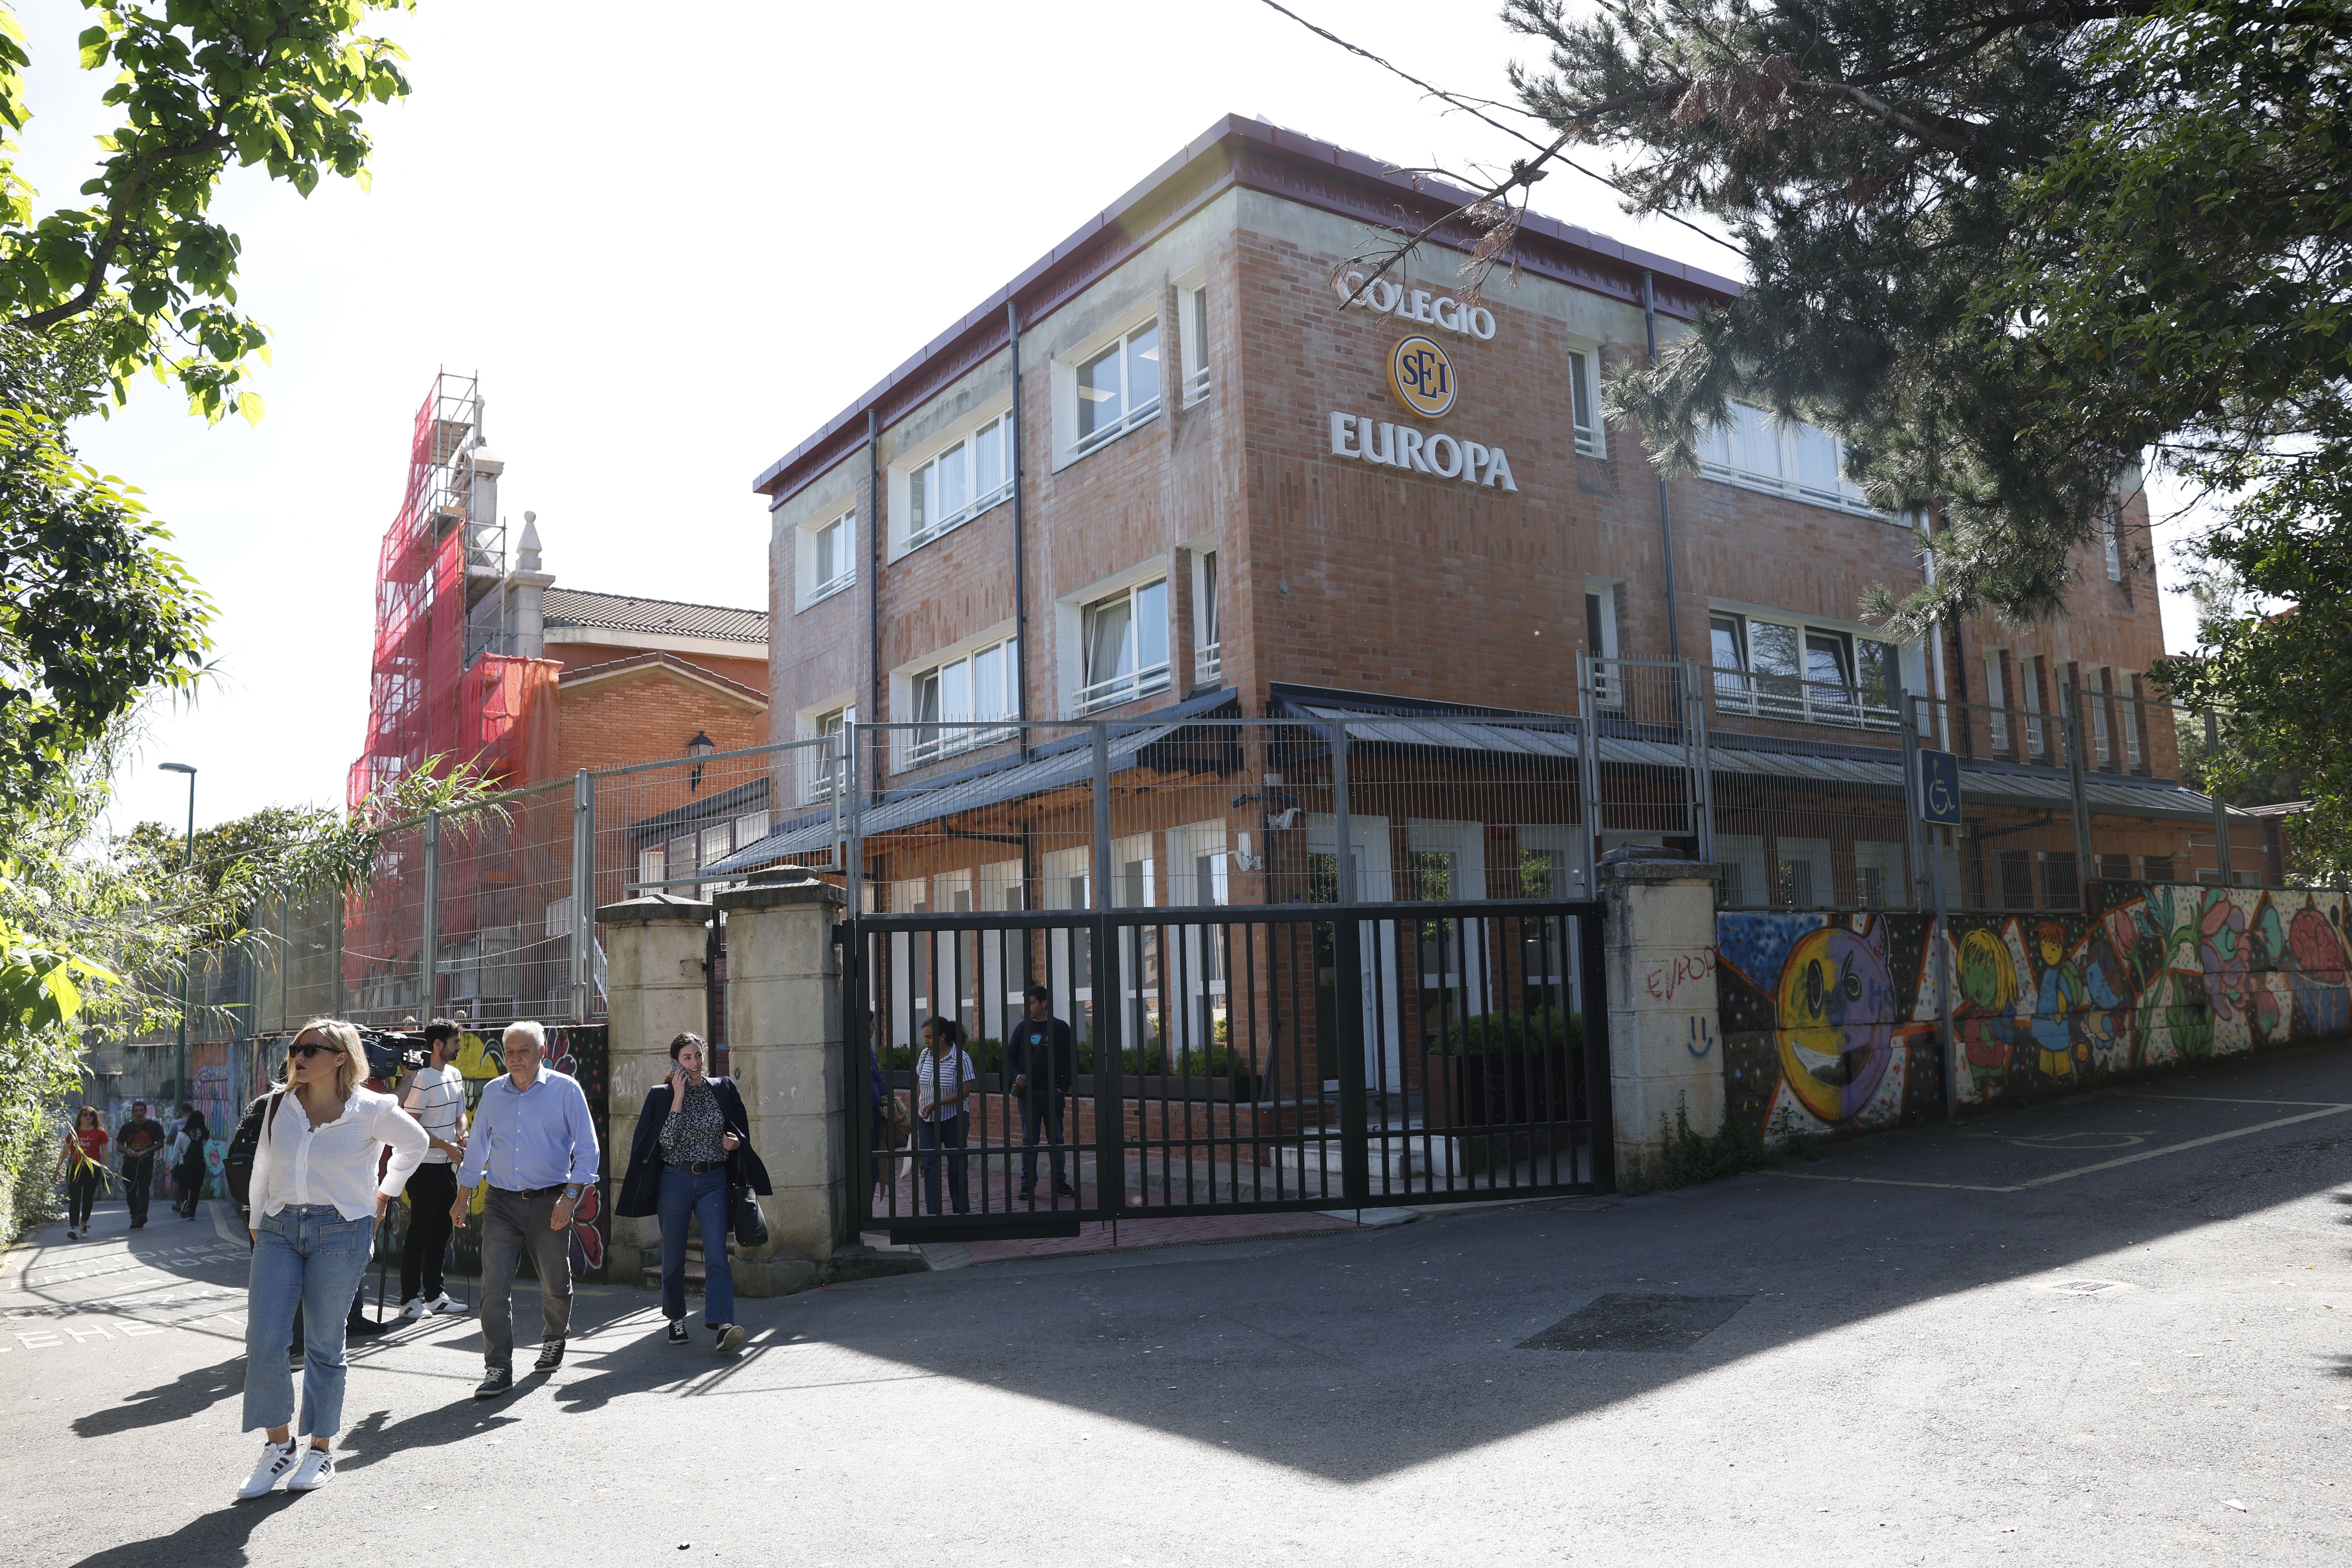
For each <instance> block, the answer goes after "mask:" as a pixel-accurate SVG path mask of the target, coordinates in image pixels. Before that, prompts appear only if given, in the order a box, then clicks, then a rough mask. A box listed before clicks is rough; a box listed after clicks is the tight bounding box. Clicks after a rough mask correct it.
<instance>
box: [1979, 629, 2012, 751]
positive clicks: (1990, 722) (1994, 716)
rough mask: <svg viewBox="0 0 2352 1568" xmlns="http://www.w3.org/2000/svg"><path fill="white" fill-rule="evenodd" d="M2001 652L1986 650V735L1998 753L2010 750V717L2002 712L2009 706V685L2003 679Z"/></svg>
mask: <svg viewBox="0 0 2352 1568" xmlns="http://www.w3.org/2000/svg"><path fill="white" fill-rule="evenodd" d="M2000 656H2001V650H2000V648H1997V647H1989V648H1987V649H1985V655H1984V672H1985V734H1986V738H1987V739H1989V740H1990V742H1992V749H1993V750H1994V751H1996V752H2006V751H2007V750H2009V715H2008V714H2007V713H2004V712H2002V711H2001V710H2002V709H2004V708H2007V707H2008V706H2009V696H2008V692H2009V683H2008V682H2007V681H2005V680H2004V679H2001V673H2000Z"/></svg>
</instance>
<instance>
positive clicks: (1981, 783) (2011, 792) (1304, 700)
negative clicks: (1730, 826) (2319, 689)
mask: <svg viewBox="0 0 2352 1568" xmlns="http://www.w3.org/2000/svg"><path fill="white" fill-rule="evenodd" d="M1278 700H1279V702H1280V705H1281V707H1282V708H1283V709H1284V710H1285V711H1286V713H1287V714H1290V715H1292V716H1295V717H1297V718H1301V719H1312V720H1316V721H1320V722H1323V723H1336V722H1339V721H1345V722H1346V724H1347V726H1348V735H1349V741H1350V742H1351V743H1352V742H1369V743H1370V744H1373V745H1393V746H1408V747H1419V748H1425V749H1428V750H1433V751H1451V752H1476V753H1479V754H1482V755H1487V756H1520V757H1543V758H1549V759H1554V760H1559V761H1568V762H1573V761H1575V760H1576V757H1577V752H1578V746H1579V739H1580V738H1579V729H1580V721H1578V720H1576V719H1572V718H1569V717H1566V716H1564V715H1562V716H1548V715H1542V714H1526V715H1519V714H1502V715H1495V716H1491V717H1490V716H1484V715H1463V716H1459V717H1457V716H1454V715H1452V714H1446V713H1443V712H1437V711H1429V712H1419V711H1413V710H1398V709H1390V708H1371V707H1357V706H1354V705H1351V704H1349V703H1346V702H1342V701H1336V700H1332V698H1331V696H1330V695H1328V694H1324V693H1316V694H1312V695H1309V694H1305V693H1282V694H1278ZM1657 733H1659V731H1656V730H1655V729H1654V728H1647V727H1642V726H1634V725H1631V724H1619V723H1616V722H1613V721H1609V720H1606V719H1604V720H1603V721H1601V725H1600V727H1599V731H1598V733H1597V734H1596V735H1595V737H1594V744H1595V747H1596V748H1597V750H1598V752H1599V755H1600V759H1601V763H1603V764H1604V765H1609V764H1614V765H1617V766H1621V767H1646V768H1683V767H1687V766H1689V764H1690V752H1689V749H1688V748H1687V747H1685V745H1683V743H1682V742H1680V741H1676V740H1664V739H1652V738H1650V737H1651V736H1653V735H1656V734H1657ZM1706 761H1707V766H1708V768H1709V769H1710V770H1712V771H1713V772H1714V773H1715V774H1716V775H1717V777H1722V776H1725V775H1735V776H1747V777H1750V778H1762V779H1785V780H1790V781H1806V782H1814V783H1823V784H1841V785H1844V786H1846V787H1848V788H1861V789H1874V790H1880V791H1884V792H1885V793H1886V794H1888V795H1901V794H1902V793H1903V763H1902V762H1901V761H1900V759H1899V758H1898V757H1897V756H1895V755H1894V754H1892V753H1890V752H1886V751H1881V750H1875V749H1873V748H1868V747H1862V746H1845V745H1838V744H1836V743H1834V742H1824V743H1822V744H1821V745H1819V746H1816V747H1813V748H1810V749H1808V748H1805V747H1804V746H1803V745H1802V743H1801V742H1790V741H1785V740H1779V739H1775V738H1771V737H1766V736H1757V737H1754V738H1753V739H1752V741H1751V739H1750V738H1748V737H1744V736H1724V735H1717V736H1714V737H1712V738H1711V739H1710V742H1709V744H1708V746H1707V749H1706ZM2083 794H2084V797H2085V798H2086V799H2087V800H2088V801H2089V802H2090V806H2091V809H2092V810H2093V811H2095V812H2103V813H2104V812H2113V813H2117V814H2122V815H2128V816H2150V817H2164V818H2171V819H2177V820H2180V821H2188V822H2207V823H2210V822H2211V821H2212V820H2213V802H2212V801H2211V799H2210V797H2208V796H2206V795H2200V794H2198V793H2197V792H2196V791H2195V790H2193V789H2189V788H2186V787H2184V786H2183V785H2180V784H2168V783H2161V782H2158V781H2154V780H2149V781H2146V782H2141V781H2137V780H2125V779H2119V778H2117V777H2116V776H2115V775H2113V774H2108V773H2090V774H2086V775H2085V776H2084V781H2083ZM1960 798H1961V802H1962V804H1963V805H1969V804H1974V805H2013V806H2023V807H2026V808H2028V809H2034V810H2039V809H2043V808H2056V809H2059V810H2066V811H2071V810H2073V809H2074V796H2073V795H2072V794H2071V793H2070V792H2069V790H2068V787H2067V782H2066V774H2065V773H2064V772H2063V770H2060V769H2056V768H2043V767H2030V766H2025V765H2023V764H2020V763H1982V762H1975V761H1971V760H1969V759H1965V758H1964V759H1962V761H1961V763H1960ZM2231 815H2233V816H2240V815H2243V814H2242V813H2239V812H2236V811H2235V810H2234V809H2233V810H2232V813H2231Z"/></svg>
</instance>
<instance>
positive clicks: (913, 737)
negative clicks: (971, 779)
mask: <svg viewBox="0 0 2352 1568" xmlns="http://www.w3.org/2000/svg"><path fill="white" fill-rule="evenodd" d="M990 653H999V654H1001V655H1002V657H1003V660H1004V677H1005V691H1006V693H1007V698H1008V701H1007V708H1008V711H1006V712H1003V713H981V712H979V711H977V710H976V709H975V711H974V712H973V714H972V716H971V717H970V718H968V719H950V718H947V717H944V714H945V703H946V700H947V696H948V689H947V686H948V679H949V674H948V672H949V671H950V669H951V668H953V667H954V666H957V665H965V666H967V667H969V666H973V665H975V664H976V663H977V661H978V660H979V659H980V658H982V656H984V655H987V654H990ZM1020 672H1021V648H1020V639H1019V638H1017V637H1013V635H1012V633H1011V631H1010V629H1009V627H1002V626H1001V627H997V628H995V629H993V630H991V631H989V632H986V633H983V634H982V635H981V636H979V637H971V638H968V639H967V640H965V641H964V642H961V643H959V644H957V645H955V646H953V647H949V648H945V649H942V650H941V651H940V653H938V654H936V655H933V656H931V657H930V658H925V659H924V660H922V661H921V662H920V663H919V664H915V665H910V666H908V667H907V668H905V669H904V670H902V671H899V672H895V673H893V674H892V676H891V678H890V710H891V712H893V713H894V714H895V713H903V714H905V715H906V716H907V718H908V721H912V722H917V723H923V722H929V723H930V724H931V725H932V730H933V732H932V733H931V734H930V735H929V736H926V735H925V734H924V733H923V732H922V731H920V730H892V731H889V734H890V736H891V740H892V746H893V749H894V751H895V752H896V755H895V756H894V758H893V762H892V766H893V767H894V769H896V770H897V771H899V772H905V771H906V770H908V769H910V768H920V767H928V766H929V765H930V764H931V763H936V762H938V761H940V759H941V758H944V757H951V756H955V755H957V754H959V753H960V752H971V751H977V750H979V749H980V748H981V747H982V746H992V745H995V744H997V743H999V742H1003V741H1009V740H1011V739H1012V738H1013V735H1014V734H1015V733H1016V732H1017V731H1015V730H1014V728H1013V726H1014V724H1016V723H1017V722H1018V721H1019V720H1020V718H1021V679H1020ZM971 673H972V672H971V670H970V669H969V668H968V669H967V672H966V676H965V679H967V681H969V680H970V679H971ZM934 676H937V677H939V678H940V702H941V713H942V717H941V718H940V719H938V720H935V721H926V720H924V719H923V718H922V716H921V715H922V698H923V688H924V683H925V682H926V681H927V680H928V679H930V678H931V677H934ZM972 700H973V701H974V703H975V705H976V704H977V702H978V697H977V694H975V695H974V696H973V699H972Z"/></svg>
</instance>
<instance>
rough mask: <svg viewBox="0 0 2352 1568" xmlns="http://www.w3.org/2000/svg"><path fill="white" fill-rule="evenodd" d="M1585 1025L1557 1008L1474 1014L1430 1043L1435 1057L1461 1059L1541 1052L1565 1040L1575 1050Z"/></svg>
mask: <svg viewBox="0 0 2352 1568" xmlns="http://www.w3.org/2000/svg"><path fill="white" fill-rule="evenodd" d="M1583 1022H1584V1021H1583V1019H1582V1017H1581V1016H1579V1015H1577V1014H1574V1013H1563V1012H1561V1011H1560V1010H1559V1008H1557V1007H1538V1008H1537V1009H1536V1010H1535V1011H1534V1012H1532V1013H1474V1014H1471V1015H1470V1016H1468V1017H1465V1018H1457V1019H1455V1020H1454V1022H1453V1023H1451V1024H1449V1025H1447V1026H1446V1028H1445V1032H1444V1034H1442V1035H1440V1036H1439V1037H1437V1038H1436V1039H1434V1040H1433V1041H1431V1042H1430V1047H1429V1050H1430V1054H1431V1055H1432V1056H1440V1057H1458V1056H1461V1055H1463V1054H1465V1052H1467V1053H1473V1054H1475V1053H1477V1052H1482V1051H1524V1050H1529V1049H1541V1048H1543V1047H1548V1046H1556V1045H1559V1043H1561V1041H1563V1040H1565V1041H1566V1042H1567V1043H1568V1044H1569V1045H1571V1046H1573V1045H1577V1044H1579V1043H1580V1042H1581V1041H1582V1039H1583V1037H1584V1029H1583Z"/></svg>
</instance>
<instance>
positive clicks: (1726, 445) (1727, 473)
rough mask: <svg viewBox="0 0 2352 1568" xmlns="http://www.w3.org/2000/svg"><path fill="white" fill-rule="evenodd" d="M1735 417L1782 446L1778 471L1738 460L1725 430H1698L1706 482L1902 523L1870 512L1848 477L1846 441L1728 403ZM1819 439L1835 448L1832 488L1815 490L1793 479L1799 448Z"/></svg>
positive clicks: (1701, 468) (1729, 430)
mask: <svg viewBox="0 0 2352 1568" xmlns="http://www.w3.org/2000/svg"><path fill="white" fill-rule="evenodd" d="M1731 406H1732V411H1733V418H1734V420H1735V421H1738V420H1740V419H1741V418H1743V416H1748V415H1752V416H1755V419H1756V420H1757V421H1759V422H1760V423H1761V428H1762V429H1763V430H1767V431H1769V432H1771V433H1772V435H1773V436H1774V437H1775V438H1776V439H1777V440H1778V442H1779V444H1780V448H1779V449H1780V466H1779V467H1780V471H1779V472H1777V473H1769V474H1768V473H1765V472H1764V471H1763V470H1761V469H1760V468H1753V467H1750V466H1746V465H1742V464H1740V463H1739V462H1738V447H1737V445H1736V444H1735V443H1734V441H1733V439H1732V428H1731V426H1722V425H1717V426H1702V427H1701V428H1700V430H1699V433H1698V458H1699V462H1698V468H1699V472H1700V473H1701V474H1703V475H1705V476H1706V478H1708V479H1715V480H1717V481H1718V482H1720V483H1723V484H1727V485H1737V486H1738V487H1739V488H1740V489H1749V490H1762V491H1764V492H1765V493H1766V494H1768V495H1778V496H1786V497H1788V498H1789V499H1790V500H1801V501H1804V502H1807V503H1809V504H1811V505H1813V506H1825V507H1829V508H1831V509H1832V510H1836V511H1845V512H1852V513H1853V514H1855V515H1856V516H1859V517H1874V518H1877V519H1879V520H1880V521H1884V522H1893V523H1897V524H1900V523H1901V522H1902V520H1901V519H1900V518H1891V517H1888V516H1886V514H1885V513H1884V512H1881V511H1879V510H1877V509H1876V508H1874V507H1873V506H1872V505H1871V504H1870V502H1869V500H1867V499H1866V498H1864V495H1863V493H1862V487H1861V486H1859V485H1857V484H1855V483H1854V482H1853V480H1851V479H1847V478H1846V473H1845V441H1844V439H1843V437H1840V436H1838V435H1836V434H1834V433H1833V432H1832V431H1828V430H1823V429H1822V428H1821V426H1817V425H1808V424H1804V423H1802V422H1799V423H1796V424H1791V425H1784V424H1782V423H1780V421H1779V420H1777V419H1775V418H1774V417H1773V416H1772V415H1771V414H1770V413H1769V411H1767V410H1765V409H1761V408H1759V407H1757V406H1756V405H1753V404H1749V403H1737V402H1735V403H1734V404H1732V405H1731ZM1808 433H1810V434H1813V435H1818V436H1821V437H1823V438H1825V439H1827V440H1829V441H1830V442H1832V444H1833V447H1834V450H1835V452H1836V455H1837V479H1836V488H1835V489H1823V488H1822V487H1821V486H1819V485H1808V484H1805V483H1802V482H1801V481H1800V480H1799V479H1797V477H1796V475H1797V447H1798V443H1799V442H1800V441H1801V439H1803V437H1805V436H1806V435H1807V434H1808ZM1749 438H1750V439H1754V438H1757V431H1756V428H1755V426H1749Z"/></svg>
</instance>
